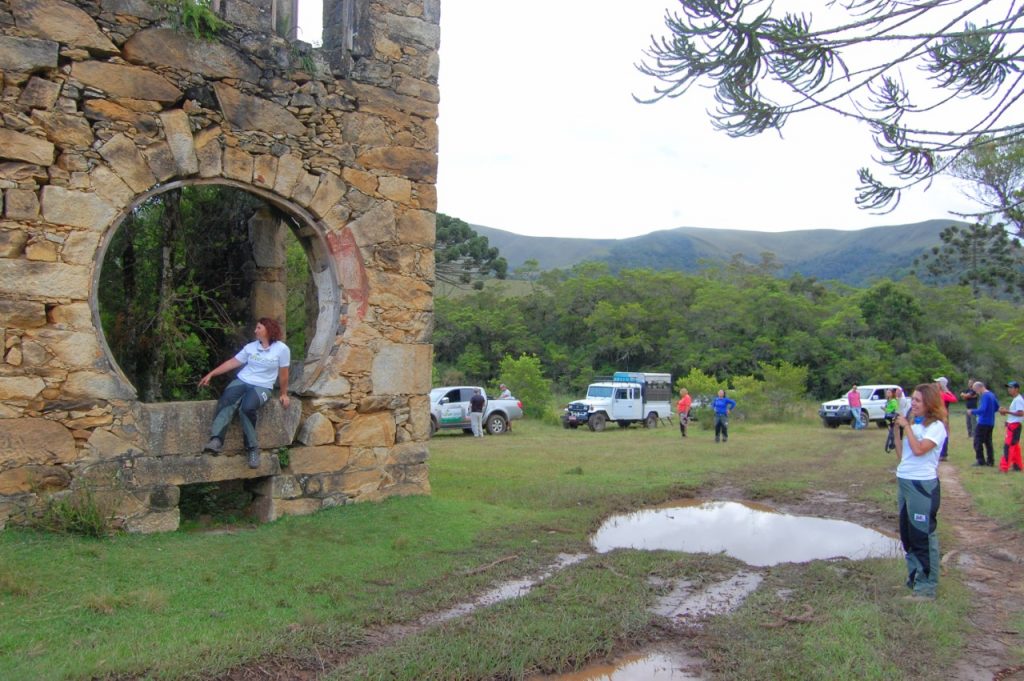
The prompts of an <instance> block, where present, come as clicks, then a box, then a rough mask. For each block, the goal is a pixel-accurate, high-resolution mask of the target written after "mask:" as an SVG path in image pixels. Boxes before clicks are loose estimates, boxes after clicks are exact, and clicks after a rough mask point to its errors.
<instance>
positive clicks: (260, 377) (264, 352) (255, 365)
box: [235, 341, 292, 388]
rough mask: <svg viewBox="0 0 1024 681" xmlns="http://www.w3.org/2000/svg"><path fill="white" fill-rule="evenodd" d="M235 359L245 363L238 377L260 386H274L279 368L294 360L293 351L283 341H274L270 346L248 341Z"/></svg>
mask: <svg viewBox="0 0 1024 681" xmlns="http://www.w3.org/2000/svg"><path fill="white" fill-rule="evenodd" d="M235 359H237V360H238V361H239V362H241V363H242V364H244V365H245V366H243V367H242V370H241V371H239V372H238V379H239V380H240V381H244V382H246V383H248V384H249V385H255V386H259V387H260V388H273V387H274V382H275V381H276V380H277V372H278V370H279V369H281V368H283V367H286V366H288V365H289V364H290V363H291V361H292V351H291V350H289V349H288V346H287V345H285V344H284V343H282V342H281V341H274V342H273V343H271V344H270V347H266V348H265V347H263V346H262V345H261V344H260V342H259V341H253V342H251V343H246V345H245V346H244V347H243V348H242V349H241V350H239V351H238V354H237V355H235Z"/></svg>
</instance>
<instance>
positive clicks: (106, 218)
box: [40, 185, 117, 232]
mask: <svg viewBox="0 0 1024 681" xmlns="http://www.w3.org/2000/svg"><path fill="white" fill-rule="evenodd" d="M41 194H42V197H41V199H40V205H41V208H42V213H43V218H44V219H45V220H46V221H47V222H52V223H54V224H57V225H70V226H72V227H86V228H89V229H94V230H97V231H101V232H102V231H104V230H105V229H106V228H107V227H109V226H110V223H111V221H112V220H113V219H114V216H115V215H117V209H116V208H115V207H114V206H112V205H110V203H108V202H107V201H105V200H104V199H103V197H101V196H99V195H98V194H93V193H89V192H77V191H72V190H70V189H65V188H64V187H58V186H56V185H47V186H45V187H43V189H42V192H41Z"/></svg>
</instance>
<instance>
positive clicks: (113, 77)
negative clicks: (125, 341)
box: [0, 0, 439, 532]
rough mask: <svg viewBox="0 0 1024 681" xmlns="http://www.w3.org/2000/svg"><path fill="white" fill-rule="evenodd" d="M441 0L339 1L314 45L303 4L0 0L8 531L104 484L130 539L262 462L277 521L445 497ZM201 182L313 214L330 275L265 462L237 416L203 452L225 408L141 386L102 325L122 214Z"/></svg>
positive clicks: (0, 451) (306, 225)
mask: <svg viewBox="0 0 1024 681" xmlns="http://www.w3.org/2000/svg"><path fill="white" fill-rule="evenodd" d="M278 3H281V5H279V4H278ZM438 3H439V0H372V1H371V0H325V6H326V7H325V15H328V18H330V17H331V16H336V17H340V18H341V19H340V20H343V21H344V22H346V24H345V25H344V26H336V25H334V24H331V23H329V22H325V40H324V45H325V47H324V48H323V49H312V48H310V47H309V45H307V44H305V43H301V42H297V41H292V40H288V39H286V38H283V37H280V36H278V35H277V34H276V33H275V30H276V31H278V32H282V31H281V30H280V28H279V26H281V25H285V26H286V28H285V30H284V31H283V33H284V34H285V35H287V34H288V32H289V30H292V31H293V30H294V26H292V27H291V28H290V29H289V28H287V24H288V21H289V20H290V17H289V16H288V13H289V12H294V8H295V4H294V0H249V1H248V2H246V1H244V0H218V1H215V2H214V4H213V6H214V8H215V9H216V11H217V12H218V13H219V15H220V16H221V17H223V18H225V19H228V20H229V21H231V22H232V24H233V25H232V26H231V28H230V29H229V30H227V31H226V32H225V33H223V34H221V35H220V36H219V37H218V38H217V39H215V40H212V41H200V40H197V39H194V38H193V37H191V35H190V34H188V33H186V32H184V31H182V30H176V29H175V28H174V27H173V22H172V20H171V18H170V17H169V16H168V13H167V9H166V6H165V5H163V4H162V3H161V2H159V1H158V0H74V1H64V0H0V31H2V33H0V77H2V84H0V86H2V95H0V114H2V126H3V127H0V189H2V198H3V201H2V211H3V218H2V220H0V339H2V341H3V362H2V363H0V529H2V528H3V527H4V526H5V525H6V524H20V523H23V522H27V521H29V520H30V519H31V518H32V516H33V515H38V514H39V513H40V511H41V510H42V508H43V507H44V506H45V504H46V503H47V501H48V500H52V499H59V498H60V497H62V496H65V495H75V494H83V493H84V492H85V491H88V492H89V493H90V494H92V495H93V496H94V497H95V499H97V500H98V501H99V502H101V503H103V504H104V505H106V506H108V507H109V508H110V509H111V510H112V511H113V513H114V516H115V518H116V522H117V524H118V525H119V526H120V527H122V528H124V529H126V530H128V531H133V532H155V531H167V530H173V529H175V528H177V526H178V523H179V512H178V507H177V502H178V499H179V492H180V490H179V486H180V485H184V484H191V483H196V482H212V481H220V480H234V479H247V478H252V479H255V480H254V481H253V482H254V486H255V488H256V489H255V491H256V493H257V495H258V496H257V497H256V502H255V503H254V505H253V509H254V511H255V512H256V515H257V516H258V517H259V518H260V519H262V520H273V519H275V518H277V517H280V516H282V515H288V514H306V513H312V512H315V511H317V510H319V509H321V508H325V507H329V506H335V505H340V504H346V503H351V502H354V501H362V500H379V499H382V498H384V497H387V496H390V495H395V494H423V493H429V482H428V476H427V463H426V461H427V447H426V441H427V439H428V436H429V426H430V422H429V413H428V405H427V397H426V394H427V392H428V391H429V388H430V364H431V359H432V354H431V346H430V344H429V343H430V333H431V328H432V322H433V315H432V309H433V303H432V290H431V287H432V283H433V277H434V271H433V265H434V259H433V250H432V249H433V244H434V219H435V210H436V192H435V187H434V183H435V174H436V165H437V128H436V118H437V103H438V88H437V73H438V57H437V48H438V43H439V6H438ZM285 5H289V6H285ZM292 17H293V15H292ZM196 182H215V183H220V184H227V185H231V186H235V187H239V188H242V189H245V190H247V191H250V192H252V193H255V194H258V195H259V196H261V197H263V198H264V199H265V200H266V201H267V202H269V203H271V204H273V205H275V206H276V207H278V208H280V209H282V210H284V211H286V212H288V213H290V214H291V215H293V216H295V217H296V218H298V220H299V222H300V223H301V224H303V228H302V229H301V230H300V232H299V234H298V235H297V236H299V238H300V240H301V241H302V243H303V245H304V247H305V248H306V249H307V254H308V255H309V260H310V267H311V269H312V271H313V273H314V280H315V282H316V286H317V291H318V293H317V296H318V300H317V301H316V302H317V304H318V307H319V315H318V317H317V320H316V333H315V335H314V336H313V340H312V341H311V344H310V348H309V358H308V359H307V361H306V363H305V365H304V366H302V367H294V366H293V377H294V378H293V380H292V391H291V392H292V393H293V394H294V395H296V396H297V397H298V398H299V399H293V400H292V403H291V408H290V409H289V410H287V412H286V411H285V410H284V409H283V408H282V407H281V405H280V403H279V402H277V401H276V400H272V401H271V403H269V404H268V405H267V406H266V407H265V408H264V409H263V412H262V413H261V418H260V426H259V428H260V437H261V445H262V447H263V452H264V455H263V456H262V457H261V459H262V462H261V467H260V468H259V469H257V470H253V471H250V470H249V469H248V468H247V466H246V465H245V457H244V456H243V455H241V454H242V452H241V439H240V431H239V429H238V427H237V420H236V423H235V424H234V425H233V426H232V430H231V431H229V434H228V441H227V443H226V445H227V449H228V450H229V451H226V452H225V454H227V455H222V456H219V457H214V456H211V455H204V454H202V453H201V451H200V450H201V448H202V445H203V443H204V442H205V440H206V436H207V428H208V424H209V422H210V419H211V418H212V413H213V405H214V403H213V402H211V401H204V402H179V403H163V404H143V403H141V402H140V401H139V400H138V396H137V394H136V391H135V388H134V387H133V386H132V385H130V383H129V382H128V381H127V380H126V379H125V377H124V375H123V374H122V373H121V371H120V370H119V369H118V368H117V366H116V364H115V362H114V360H113V358H112V356H111V354H110V352H109V349H108V348H107V346H106V342H105V340H104V338H103V334H102V330H101V328H100V325H99V321H98V311H97V309H96V308H97V304H96V302H95V289H96V281H97V279H98V276H99V268H100V266H101V264H102V260H103V253H104V249H105V246H106V244H107V243H108V241H109V238H110V236H111V234H112V233H113V232H114V231H115V230H116V229H117V226H118V224H119V223H120V221H121V219H122V218H123V217H124V216H125V215H126V214H127V212H128V211H129V210H131V209H132V208H133V207H134V206H136V205H138V204H139V203H140V202H141V201H143V200H145V199H146V198H148V197H151V196H153V195H155V194H157V193H159V192H161V191H165V190H166V189H168V188H171V187H175V186H181V185H182V184H187V183H196ZM279 447H289V448H290V450H289V457H290V463H289V465H288V466H287V467H286V468H284V469H282V468H281V466H280V463H279V460H278V458H277V457H276V456H274V455H272V454H273V452H274V451H275V450H276V449H277V448H279ZM232 449H234V450H235V451H230V450H232Z"/></svg>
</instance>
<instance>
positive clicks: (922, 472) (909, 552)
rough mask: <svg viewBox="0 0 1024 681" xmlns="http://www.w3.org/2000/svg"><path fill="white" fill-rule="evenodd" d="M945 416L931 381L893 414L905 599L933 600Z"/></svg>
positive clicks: (915, 391) (937, 558)
mask: <svg viewBox="0 0 1024 681" xmlns="http://www.w3.org/2000/svg"><path fill="white" fill-rule="evenodd" d="M945 419H946V405H945V403H944V402H943V401H942V393H941V392H940V390H939V387H938V386H937V385H936V384H934V383H923V384H921V385H919V386H917V388H915V389H914V393H913V395H912V396H911V398H910V417H909V418H908V417H907V416H906V415H904V414H899V415H897V416H896V421H895V422H896V425H897V426H899V427H901V428H902V429H903V433H904V436H903V448H902V454H901V457H900V463H899V466H897V467H896V480H897V483H898V484H899V490H898V492H897V507H898V509H899V518H900V540H901V541H902V543H903V550H904V551H905V552H906V561H907V586H908V587H910V588H911V589H912V590H913V593H912V594H911V595H909V596H906V599H907V600H914V601H923V600H932V599H934V598H935V595H936V591H937V589H938V586H939V567H940V566H939V535H938V532H937V526H938V514H939V500H940V493H939V454H940V452H942V445H943V443H944V442H945V441H946V426H945V423H944V421H945ZM918 421H920V422H918Z"/></svg>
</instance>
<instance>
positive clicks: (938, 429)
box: [896, 421, 946, 480]
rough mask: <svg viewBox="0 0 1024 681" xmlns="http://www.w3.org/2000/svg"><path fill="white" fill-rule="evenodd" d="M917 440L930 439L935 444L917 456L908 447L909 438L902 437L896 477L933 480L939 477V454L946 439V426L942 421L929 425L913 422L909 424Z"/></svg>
mask: <svg viewBox="0 0 1024 681" xmlns="http://www.w3.org/2000/svg"><path fill="white" fill-rule="evenodd" d="M910 427H911V428H912V429H913V431H914V435H915V436H916V437H917V439H918V440H931V441H932V442H934V443H935V446H934V447H932V448H931V449H930V450H928V451H927V452H925V453H924V454H922V455H920V456H917V455H916V454H914V450H913V449H911V448H910V438H909V437H904V438H903V457H902V458H901V459H900V465H899V466H897V467H896V477H897V478H903V479H904V480H934V479H936V478H937V477H939V454H941V453H942V443H943V442H945V441H946V426H945V425H943V423H942V421H932V422H931V424H930V425H928V426H925V425H924V424H923V423H915V424H913V425H912V426H910Z"/></svg>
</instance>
